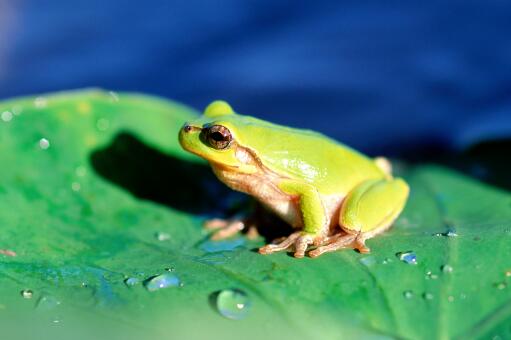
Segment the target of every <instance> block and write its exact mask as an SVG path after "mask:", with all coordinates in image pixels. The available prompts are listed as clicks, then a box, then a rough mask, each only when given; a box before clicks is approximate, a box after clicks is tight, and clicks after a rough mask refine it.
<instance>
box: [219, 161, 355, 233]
mask: <svg viewBox="0 0 511 340" xmlns="http://www.w3.org/2000/svg"><path fill="white" fill-rule="evenodd" d="M213 171H214V172H215V174H216V176H217V177H218V178H219V179H220V180H221V181H222V182H224V183H225V184H226V185H227V186H229V187H230V188H231V189H234V190H237V191H241V192H244V193H246V194H249V195H251V196H253V197H254V198H256V199H257V200H258V201H259V202H261V203H262V204H263V205H264V206H266V207H267V208H268V209H269V210H271V211H273V212H274V213H275V214H276V215H278V216H279V217H280V218H282V219H283V220H284V221H285V222H287V223H288V224H289V225H291V226H293V227H295V228H302V227H303V219H302V214H301V212H300V198H299V197H298V196H297V195H290V194H287V193H285V192H283V191H282V190H280V189H279V188H278V186H277V183H278V180H279V179H278V178H268V176H259V175H257V174H255V175H254V174H252V175H248V174H239V173H234V172H231V171H226V170H224V169H220V168H215V167H213ZM344 197H345V195H322V196H321V202H322V203H323V207H324V209H325V216H326V218H327V221H326V222H327V223H326V224H327V225H328V226H330V229H332V227H335V226H337V224H338V223H339V212H340V209H341V204H342V201H343V200H344Z"/></svg>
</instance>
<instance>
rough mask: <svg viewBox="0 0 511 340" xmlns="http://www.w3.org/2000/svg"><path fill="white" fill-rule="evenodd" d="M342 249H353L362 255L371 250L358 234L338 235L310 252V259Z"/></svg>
mask: <svg viewBox="0 0 511 340" xmlns="http://www.w3.org/2000/svg"><path fill="white" fill-rule="evenodd" d="M341 248H352V249H356V250H358V251H359V252H360V253H363V254H367V253H369V252H370V251H371V250H370V249H369V248H368V247H367V246H366V245H365V241H364V239H362V238H361V237H360V236H359V235H357V234H345V233H342V234H337V235H334V236H331V237H329V238H328V240H327V241H326V242H324V243H323V245H321V246H319V247H317V248H316V249H314V250H311V251H310V252H309V256H310V257H318V256H320V255H321V254H324V253H328V252H331V251H336V250H338V249H341Z"/></svg>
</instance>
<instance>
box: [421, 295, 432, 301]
mask: <svg viewBox="0 0 511 340" xmlns="http://www.w3.org/2000/svg"><path fill="white" fill-rule="evenodd" d="M422 297H423V298H424V300H433V298H434V295H433V294H432V293H424V294H422Z"/></svg>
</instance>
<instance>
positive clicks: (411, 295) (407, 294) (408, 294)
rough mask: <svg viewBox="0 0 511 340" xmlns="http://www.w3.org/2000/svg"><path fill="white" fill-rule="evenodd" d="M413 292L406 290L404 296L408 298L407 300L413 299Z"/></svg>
mask: <svg viewBox="0 0 511 340" xmlns="http://www.w3.org/2000/svg"><path fill="white" fill-rule="evenodd" d="M413 295H414V294H413V292H412V291H411V290H405V291H404V292H403V296H404V297H405V298H406V299H411V298H413Z"/></svg>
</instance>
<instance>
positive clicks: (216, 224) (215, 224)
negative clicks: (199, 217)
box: [204, 218, 229, 230]
mask: <svg viewBox="0 0 511 340" xmlns="http://www.w3.org/2000/svg"><path fill="white" fill-rule="evenodd" d="M228 223H229V222H228V221H227V220H222V219H221V218H214V219H212V220H207V221H206V222H204V229H207V230H216V229H221V228H225V226H227V224H228Z"/></svg>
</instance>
